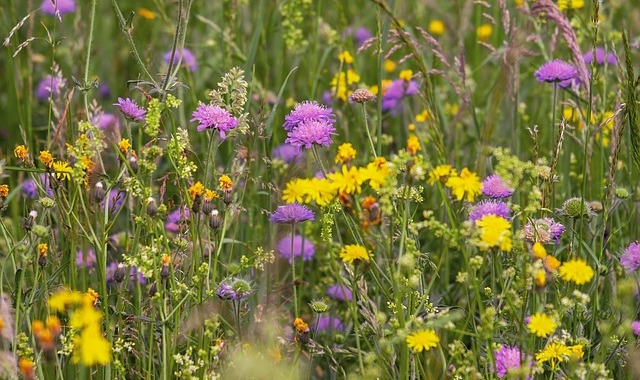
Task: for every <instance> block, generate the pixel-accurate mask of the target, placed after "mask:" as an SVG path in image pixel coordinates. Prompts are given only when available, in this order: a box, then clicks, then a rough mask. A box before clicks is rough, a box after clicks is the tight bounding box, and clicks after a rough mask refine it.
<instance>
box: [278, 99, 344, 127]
mask: <svg viewBox="0 0 640 380" xmlns="http://www.w3.org/2000/svg"><path fill="white" fill-rule="evenodd" d="M335 120H336V116H335V115H334V114H333V112H332V110H331V108H328V107H326V106H323V105H320V104H318V102H315V101H304V102H302V103H298V104H297V105H296V107H295V108H294V109H293V110H292V111H291V112H290V113H289V114H288V115H287V116H285V118H284V124H282V127H283V128H284V129H285V130H286V131H287V132H291V131H292V130H293V129H296V128H298V127H299V126H300V124H302V123H304V122H308V121H316V122H325V123H327V124H330V125H333V123H334V122H335Z"/></svg>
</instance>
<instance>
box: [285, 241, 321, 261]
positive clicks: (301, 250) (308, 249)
mask: <svg viewBox="0 0 640 380" xmlns="http://www.w3.org/2000/svg"><path fill="white" fill-rule="evenodd" d="M292 248H293V258H300V257H301V258H302V260H304V261H309V260H311V259H312V258H313V255H314V254H315V253H316V247H315V246H314V245H313V243H312V242H311V241H310V240H308V239H304V238H303V237H302V236H300V235H294V237H293V247H292V242H291V234H289V235H286V236H285V237H283V238H282V239H280V241H279V242H278V253H280V257H282V258H283V259H286V260H289V263H292V257H291V249H292Z"/></svg>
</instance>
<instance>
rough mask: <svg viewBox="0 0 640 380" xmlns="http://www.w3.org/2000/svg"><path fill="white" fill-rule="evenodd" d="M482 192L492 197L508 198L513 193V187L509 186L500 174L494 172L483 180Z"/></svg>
mask: <svg viewBox="0 0 640 380" xmlns="http://www.w3.org/2000/svg"><path fill="white" fill-rule="evenodd" d="M482 194H484V195H486V196H488V197H491V198H506V197H510V196H511V194H513V189H511V188H509V186H507V185H506V184H505V183H504V181H503V180H502V178H500V176H499V175H497V174H493V175H490V176H488V177H487V178H485V180H484V181H482Z"/></svg>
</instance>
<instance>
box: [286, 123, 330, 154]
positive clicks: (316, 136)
mask: <svg viewBox="0 0 640 380" xmlns="http://www.w3.org/2000/svg"><path fill="white" fill-rule="evenodd" d="M335 131H336V129H335V128H334V126H333V125H331V124H330V123H328V122H326V121H313V120H310V121H305V122H303V123H301V124H300V125H299V126H298V128H296V129H294V130H292V131H289V133H288V135H287V136H288V137H287V139H286V140H285V143H287V144H291V145H292V146H293V147H295V148H296V149H298V150H299V149H300V148H306V149H311V147H313V145H314V144H315V145H320V146H330V145H331V144H333V139H332V138H331V136H332V135H335V134H336V133H335Z"/></svg>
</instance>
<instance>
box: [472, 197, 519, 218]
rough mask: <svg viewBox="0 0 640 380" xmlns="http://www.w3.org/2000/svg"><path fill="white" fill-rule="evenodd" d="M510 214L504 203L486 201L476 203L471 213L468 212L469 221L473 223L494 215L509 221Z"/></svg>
mask: <svg viewBox="0 0 640 380" xmlns="http://www.w3.org/2000/svg"><path fill="white" fill-rule="evenodd" d="M510 214H511V209H509V205H507V204H506V203H504V202H500V201H495V200H487V201H482V202H480V203H478V204H477V205H475V206H474V208H473V209H472V210H471V211H469V220H470V221H472V222H474V223H475V222H476V221H478V220H480V219H482V218H484V217H485V216H487V215H495V216H499V217H501V218H504V219H507V220H509V219H510V218H511V216H510Z"/></svg>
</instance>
